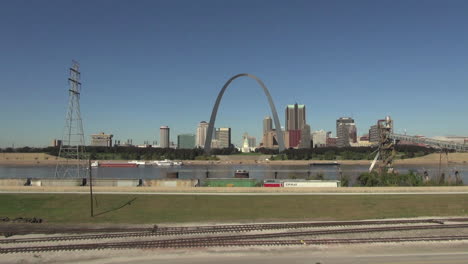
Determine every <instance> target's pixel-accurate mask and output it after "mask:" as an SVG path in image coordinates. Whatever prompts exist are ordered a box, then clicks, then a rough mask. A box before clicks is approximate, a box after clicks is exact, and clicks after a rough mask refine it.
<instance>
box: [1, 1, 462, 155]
mask: <svg viewBox="0 0 468 264" xmlns="http://www.w3.org/2000/svg"><path fill="white" fill-rule="evenodd" d="M72 59H75V60H78V61H79V62H80V64H81V71H82V82H83V87H82V98H81V111H82V117H83V120H84V129H85V134H86V135H87V137H86V140H87V142H89V136H88V135H89V134H92V133H97V132H100V131H104V132H107V133H112V134H114V135H115V137H114V138H115V139H121V140H126V139H128V138H132V139H133V142H134V143H139V144H141V143H143V141H145V140H149V141H153V140H158V141H159V127H160V126H162V125H168V126H169V127H170V128H171V139H172V140H174V141H176V139H177V137H176V135H177V134H180V133H195V129H196V126H197V124H198V123H199V122H200V121H202V120H207V121H208V120H209V117H210V113H211V109H212V107H213V103H214V101H215V99H216V96H217V93H218V92H219V90H220V89H221V87H222V85H223V84H224V82H225V81H226V80H227V79H229V78H230V77H231V76H233V75H235V74H237V73H243V72H248V73H251V74H254V75H256V76H258V77H259V78H261V79H262V80H263V81H264V83H265V84H266V85H267V87H268V88H269V90H270V93H271V94H272V96H273V99H274V101H275V104H276V107H277V109H278V111H279V114H280V119H281V122H282V123H283V125H284V108H285V106H286V105H287V104H293V103H295V102H297V103H300V104H305V105H306V108H307V122H308V123H309V124H310V125H311V127H312V130H317V129H325V130H331V131H333V133H335V121H336V119H337V118H338V117H340V116H352V117H354V118H355V120H356V123H357V126H358V134H360V135H361V134H364V133H366V132H367V130H368V129H369V126H370V125H372V124H374V123H375V121H376V120H377V119H380V118H383V117H384V116H386V115H391V116H392V117H393V118H394V120H395V125H396V131H397V132H402V131H403V130H404V129H406V130H407V132H408V133H409V134H423V135H427V136H437V135H465V136H466V135H468V118H467V114H468V108H467V105H466V102H467V98H468V1H464V0H450V1H442V0H439V1H430V0H418V1H417V0H414V1H407V0H404V1H358V0H355V1H347V0H342V1H333V0H332V1H254V0H249V1H203V0H200V1H189V0H186V1H66V0H65V1H64V0H60V1H59V0H56V1H52V0H50V1H32V0H31V1H12V0H11V1H1V3H0V89H1V96H0V110H1V111H0V123H1V126H0V146H2V147H6V146H11V144H12V143H15V145H16V146H25V145H29V146H44V145H47V144H49V142H50V140H52V139H53V138H60V137H61V133H62V129H63V126H64V120H65V112H66V108H67V98H68V93H67V89H68V86H67V78H68V67H70V64H71V60H72ZM266 115H270V109H269V107H268V104H267V101H266V98H265V96H264V95H263V92H262V90H261V89H260V88H259V87H258V86H257V84H256V83H255V82H254V81H253V80H250V79H238V80H236V81H235V82H234V83H233V85H232V86H231V87H230V89H229V90H228V91H227V92H226V94H225V97H224V98H223V101H222V103H221V108H220V111H219V113H218V119H217V122H216V126H217V127H220V126H230V127H232V131H233V142H234V143H240V141H241V140H240V139H241V135H242V134H243V133H244V132H248V133H249V134H251V135H254V136H256V137H257V141H259V140H260V135H261V131H262V119H263V117H264V116H266Z"/></svg>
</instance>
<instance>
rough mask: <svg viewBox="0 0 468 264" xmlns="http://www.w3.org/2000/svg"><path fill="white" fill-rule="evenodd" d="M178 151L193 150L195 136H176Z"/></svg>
mask: <svg viewBox="0 0 468 264" xmlns="http://www.w3.org/2000/svg"><path fill="white" fill-rule="evenodd" d="M177 148H178V149H193V148H195V135H194V134H182V135H178V136H177Z"/></svg>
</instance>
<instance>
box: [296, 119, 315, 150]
mask: <svg viewBox="0 0 468 264" xmlns="http://www.w3.org/2000/svg"><path fill="white" fill-rule="evenodd" d="M311 141H312V139H311V136H310V126H309V125H307V124H305V125H304V127H303V128H302V130H301V141H300V142H299V148H311V146H312V142H311Z"/></svg>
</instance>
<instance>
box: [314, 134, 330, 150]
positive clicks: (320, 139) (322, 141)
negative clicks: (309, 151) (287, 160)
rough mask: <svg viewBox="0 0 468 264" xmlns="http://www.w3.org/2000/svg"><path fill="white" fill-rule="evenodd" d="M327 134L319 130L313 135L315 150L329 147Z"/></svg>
mask: <svg viewBox="0 0 468 264" xmlns="http://www.w3.org/2000/svg"><path fill="white" fill-rule="evenodd" d="M327 138H328V136H327V132H325V130H317V131H314V132H313V133H312V142H313V144H314V145H313V147H314V148H323V147H326V146H327Z"/></svg>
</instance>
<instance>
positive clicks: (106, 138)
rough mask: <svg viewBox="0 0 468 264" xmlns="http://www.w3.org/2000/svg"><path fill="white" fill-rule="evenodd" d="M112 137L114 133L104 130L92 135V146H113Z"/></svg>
mask: <svg viewBox="0 0 468 264" xmlns="http://www.w3.org/2000/svg"><path fill="white" fill-rule="evenodd" d="M112 137H113V135H110V134H105V133H104V132H101V133H99V134H94V135H91V146H99V147H112Z"/></svg>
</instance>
